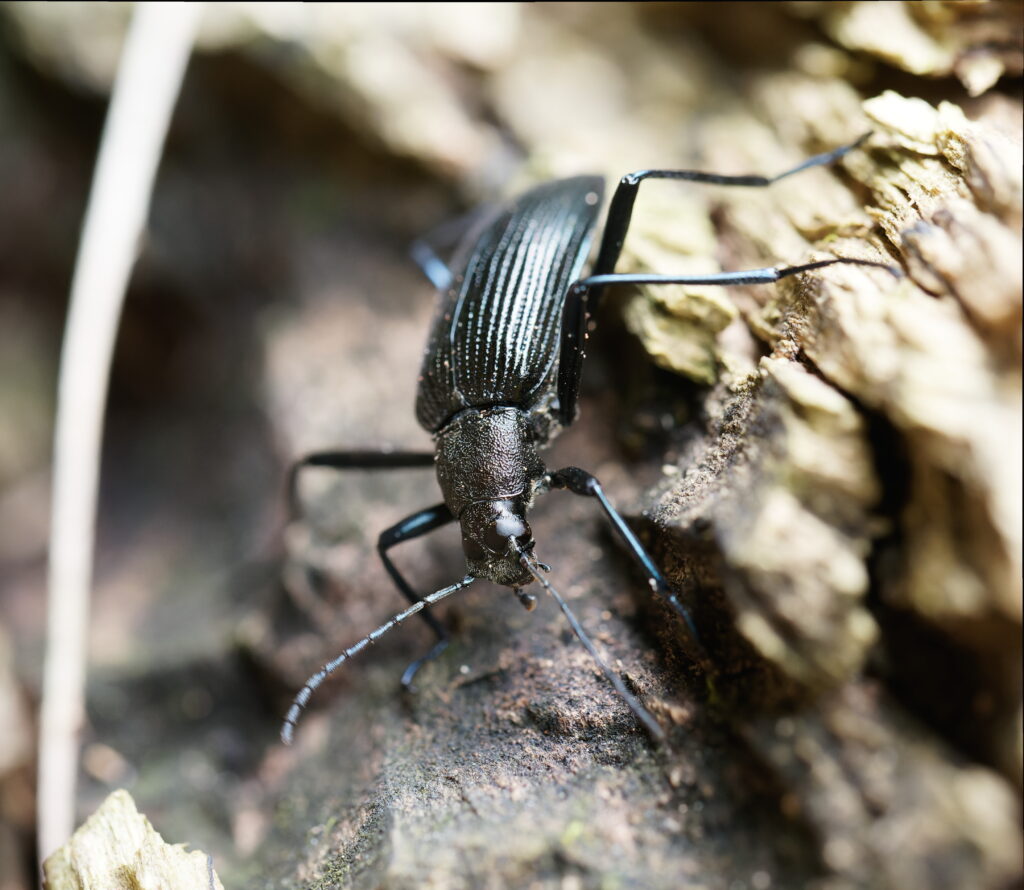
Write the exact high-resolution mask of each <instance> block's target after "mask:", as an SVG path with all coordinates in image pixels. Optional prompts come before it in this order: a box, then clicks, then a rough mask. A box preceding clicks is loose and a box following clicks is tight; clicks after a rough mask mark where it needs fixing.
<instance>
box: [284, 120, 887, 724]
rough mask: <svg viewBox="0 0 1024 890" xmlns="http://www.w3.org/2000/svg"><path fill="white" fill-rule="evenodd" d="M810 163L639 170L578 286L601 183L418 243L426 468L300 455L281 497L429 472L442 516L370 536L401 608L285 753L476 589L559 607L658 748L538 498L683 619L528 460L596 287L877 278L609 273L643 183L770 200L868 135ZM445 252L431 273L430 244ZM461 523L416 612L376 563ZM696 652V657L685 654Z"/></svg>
mask: <svg viewBox="0 0 1024 890" xmlns="http://www.w3.org/2000/svg"><path fill="white" fill-rule="evenodd" d="M869 135H870V133H869V134H865V135H864V136H862V137H861V138H860V139H858V140H857V141H856V142H854V143H852V144H850V145H846V146H843V147H841V148H838V149H835V150H834V151H830V152H827V153H825V154H820V155H815V156H814V157H812V158H809V159H808V160H806V161H804V162H803V163H802V164H800V165H798V166H796V167H794V168H792V169H791V170H787V171H785V172H783V173H780V174H779V175H777V176H773V177H765V176H720V175H717V174H713V173H700V172H695V171H688V170H644V171H641V172H638V173H632V174H629V175H628V176H625V177H623V178H622V179H621V180H620V182H619V184H618V186H617V188H616V190H615V194H614V195H613V197H612V200H611V204H610V206H609V209H608V214H607V219H606V222H605V226H604V235H603V239H602V241H601V246H600V249H599V250H598V254H597V259H596V261H595V262H594V267H593V270H592V273H591V274H590V275H589V276H587V277H580V273H581V271H582V269H583V265H584V263H585V262H586V259H587V256H588V253H589V248H590V241H591V237H592V235H593V232H594V229H595V226H596V224H597V218H598V212H599V207H600V204H601V197H602V193H603V190H604V180H603V179H602V178H601V177H597V176H578V177H574V178H572V179H563V180H558V181H554V182H548V183H544V184H542V185H539V186H537V187H535V188H533V189H532V190H530V191H529V192H527V193H526V194H524V195H522V196H521V197H519V198H518V199H516V200H514V201H512V202H510V203H508V204H505V205H502V206H499V207H497V208H495V209H493V210H491V211H489V212H487V213H483V214H478V215H477V216H475V217H473V216H471V217H467V218H465V219H464V220H462V221H461V222H460V221H456V223H455V224H451V225H450V226H449V227H447V228H448V230H447V231H442V230H439V232H438V233H437V236H436V237H435V238H434V239H428V240H423V241H420V242H417V243H416V244H415V245H414V247H413V258H414V259H415V260H416V262H417V263H418V264H419V266H420V267H421V268H422V270H423V272H424V273H425V274H426V276H427V277H428V278H429V279H430V280H431V282H432V283H433V284H434V286H435V287H436V288H437V290H438V292H439V293H440V301H439V305H438V309H437V313H436V315H435V318H434V322H433V325H432V327H431V331H430V337H429V339H428V341H427V348H426V352H425V354H424V357H423V367H422V372H421V374H420V378H419V389H418V393H417V398H416V416H417V419H418V420H419V422H420V424H421V425H422V426H423V427H424V428H425V429H426V430H428V431H429V432H431V433H432V434H433V435H434V438H435V442H436V451H435V453H433V454H431V453H411V452H352V451H328V452H319V453H316V454H311V455H308V456H307V457H305V458H303V459H302V460H301V461H299V462H298V463H297V464H296V465H295V466H294V467H293V468H292V472H291V475H290V478H289V493H290V499H291V503H292V507H293V511H294V509H295V507H296V500H297V498H296V491H297V484H296V483H297V477H298V472H299V470H301V468H303V467H310V466H319V467H333V468H335V469H355V468H358V469H385V468H398V467H426V466H431V465H433V466H435V468H436V471H437V478H438V482H439V483H440V486H441V492H442V494H443V496H444V501H443V502H442V503H440V504H438V505H436V506H434V507H430V508H428V509H426V510H421V511H419V512H418V513H414V514H413V515H412V516H409V517H408V518H407V519H404V520H402V521H401V522H399V523H398V524H397V525H395V526H392V527H391V528H389V529H387V530H386V531H384V532H383V533H382V534H381V535H380V539H379V542H378V546H377V549H378V551H379V553H380V557H381V559H382V561H383V563H384V567H385V568H386V569H387V571H388V574H389V575H390V576H391V577H392V579H393V580H394V582H395V584H396V585H397V586H398V588H399V590H401V591H402V593H403V594H404V595H405V597H406V598H407V599H408V600H409V601H410V602H411V603H412V605H411V607H410V608H408V609H406V610H405V611H404V612H401V613H400V614H398V615H396V616H395V617H394V618H392V619H391V620H390V621H388V622H387V623H386V624H384V625H383V626H382V627H380V628H378V629H377V630H375V631H374V632H373V633H372V634H370V635H369V636H367V637H364V638H363V639H362V640H360V641H359V642H358V643H356V644H355V645H354V646H352V647H351V648H349V649H347V650H346V651H345V652H343V653H342V654H341V655H339V656H338V657H337V658H336V659H334V660H333V661H331V662H329V663H328V664H326V665H325V666H324V667H323V668H322V669H321V670H320V671H318V672H317V673H316V674H314V675H313V676H312V677H311V678H310V679H309V681H308V682H307V683H306V685H305V686H304V687H303V688H302V690H301V691H300V692H299V694H298V695H297V696H296V698H295V701H294V703H293V704H292V706H291V708H290V709H289V711H288V715H287V717H286V718H285V722H284V726H283V727H282V730H281V738H282V739H283V741H284V742H285V743H290V742H291V740H292V735H293V733H294V729H295V723H296V721H297V720H298V718H299V715H300V713H301V711H302V709H303V707H305V705H306V703H307V702H308V700H309V697H310V696H311V695H312V693H313V691H314V690H315V689H316V688H317V687H318V686H319V685H320V684H321V683H322V682H323V681H324V680H325V679H326V677H327V676H328V675H329V674H330V673H331V672H333V671H334V670H335V669H336V668H337V667H338V666H339V665H340V664H341V663H342V662H343V661H345V660H346V659H348V658H350V657H351V656H352V655H355V654H356V653H357V652H359V651H361V650H362V649H364V648H366V646H368V645H369V644H371V643H373V642H375V641H376V640H377V639H378V638H379V637H380V636H381V635H383V634H384V633H385V632H386V631H388V630H390V629H391V628H392V627H394V626H395V625H397V624H399V623H400V622H402V621H404V620H405V619H406V618H408V617H409V616H411V615H414V614H416V613H417V612H420V613H422V615H423V618H424V619H425V620H426V621H427V623H428V624H429V625H430V627H431V628H432V629H433V631H434V632H435V633H436V634H437V637H438V642H437V644H436V645H435V646H434V647H433V649H431V651H430V652H428V653H427V654H426V655H425V656H424V657H422V658H420V659H418V660H417V661H415V662H413V663H412V664H411V665H409V667H408V668H407V669H406V671H405V673H404V674H403V676H402V684H403V686H405V687H406V688H409V687H410V686H411V683H412V679H413V676H414V674H415V673H416V671H417V669H418V668H419V667H420V666H421V665H422V664H423V663H424V662H425V661H427V660H428V659H431V658H434V657H436V656H437V655H438V654H440V652H441V651H442V650H443V649H444V647H445V646H446V645H447V635H446V633H445V630H444V628H443V626H442V625H441V624H440V623H439V622H438V621H437V619H436V618H435V617H434V616H433V615H431V614H430V613H429V612H427V611H423V610H424V609H425V608H426V607H427V606H430V605H433V604H434V603H436V602H439V601H440V600H442V599H444V598H445V597H447V596H450V595H451V594H453V593H455V592H456V591H458V590H461V589H463V588H465V587H467V586H468V585H469V584H471V583H472V582H473V581H474V580H475V579H477V578H486V579H488V580H491V581H494V582H496V583H498V584H503V585H506V586H508V587H511V588H513V589H514V590H515V592H516V594H517V595H518V596H519V598H520V600H521V601H522V602H523V604H524V605H525V606H526V607H527V608H533V606H534V605H535V602H536V601H535V598H534V597H533V596H532V595H529V594H526V593H524V592H523V590H522V588H523V587H525V586H526V585H528V584H530V583H531V581H534V580H536V581H538V582H539V583H540V584H541V585H542V586H543V587H544V588H545V589H546V590H548V591H549V592H550V593H551V595H552V596H553V597H554V598H555V600H556V601H557V602H558V605H559V607H560V608H561V610H562V611H563V612H564V613H565V615H566V617H567V618H568V620H569V622H570V624H571V626H572V628H573V630H574V632H575V633H576V635H577V636H578V637H579V639H580V641H581V642H582V643H583V645H584V646H586V648H587V650H588V651H589V652H590V653H591V655H592V656H593V657H594V658H595V660H596V661H597V663H598V664H599V665H600V667H601V669H602V670H603V671H604V673H605V674H606V675H607V676H608V678H609V680H610V681H611V682H612V684H613V685H614V686H615V688H616V689H617V690H618V692H619V693H620V694H621V695H622V697H623V698H624V699H625V700H626V702H627V703H628V704H629V706H630V708H631V709H632V710H633V712H634V714H636V716H637V718H638V719H639V720H640V721H641V722H642V723H643V724H644V726H645V727H646V728H647V730H648V731H649V732H650V733H651V735H652V736H654V737H655V738H657V739H661V738H663V736H664V732H663V730H662V729H661V727H660V726H659V725H658V723H657V721H655V720H654V718H653V717H652V716H651V715H650V713H648V711H647V710H646V709H645V708H644V707H643V705H641V704H640V702H639V701H637V699H636V698H635V697H634V696H633V695H632V694H631V693H630V692H629V690H627V689H626V687H625V685H624V683H623V681H622V679H621V678H620V677H619V676H618V674H616V673H615V672H614V671H612V670H611V668H610V667H608V665H607V664H605V663H604V661H603V660H602V659H601V658H600V656H599V655H598V653H597V651H596V650H595V648H594V646H593V644H592V643H591V641H590V640H589V638H588V637H587V635H586V634H585V633H584V631H583V628H582V627H581V626H580V624H579V622H578V621H577V620H576V617H575V616H574V615H573V614H572V612H571V611H570V610H569V607H568V606H567V605H566V603H565V601H564V600H563V599H562V598H561V596H559V594H558V592H557V591H556V590H555V589H554V588H553V587H552V586H551V585H550V584H549V583H548V582H547V580H546V579H545V578H544V577H543V574H542V571H546V570H548V567H547V566H545V565H543V564H542V563H540V562H538V561H537V559H536V557H535V556H534V546H535V545H534V540H533V537H532V535H531V533H530V526H529V524H528V523H527V521H526V514H527V511H528V510H529V509H530V507H531V506H532V504H533V501H534V499H535V498H536V496H537V495H538V494H540V493H542V492H545V491H549V490H551V489H568V490H569V491H571V492H573V493H574V494H578V495H584V496H588V497H593V498H595V499H596V500H597V502H598V504H599V505H600V507H601V509H602V510H603V511H604V513H605V515H606V516H607V517H608V519H609V520H610V521H611V523H612V525H613V526H614V528H615V530H616V532H617V533H618V535H619V536H620V537H621V538H622V540H623V542H624V543H625V544H626V546H627V547H628V549H629V551H630V553H631V554H632V555H633V558H634V559H635V560H636V562H637V563H638V564H639V566H640V568H641V569H642V570H643V571H644V573H645V574H646V575H647V579H648V583H649V585H650V587H651V590H652V591H653V592H654V593H655V594H656V595H658V596H659V597H661V598H662V599H663V600H664V601H665V602H666V603H667V604H668V605H669V606H670V607H671V608H672V609H674V610H675V611H676V613H677V614H678V615H680V616H681V617H682V619H683V620H684V621H685V622H686V625H687V627H688V629H689V632H690V634H691V636H692V637H693V639H694V642H695V643H697V635H696V630H695V628H694V626H693V622H692V620H691V619H690V615H689V612H688V611H687V609H686V607H685V606H684V605H683V604H682V603H681V602H680V601H679V599H678V598H677V597H676V595H675V594H674V593H673V592H672V591H671V589H670V588H669V586H668V584H667V583H666V581H665V579H664V577H663V576H662V574H661V572H660V571H659V570H658V568H657V566H656V565H655V564H654V562H653V560H652V559H651V557H650V556H649V555H648V554H647V552H646V550H644V547H643V545H642V544H641V543H640V541H639V539H638V538H637V537H636V535H635V534H633V532H632V530H631V529H630V528H629V526H628V525H627V524H626V523H625V522H624V521H623V519H622V517H621V516H620V515H619V513H618V512H617V511H616V510H615V508H614V507H613V506H612V505H611V504H610V503H609V501H608V499H607V498H606V497H605V494H604V491H603V490H602V488H601V485H600V483H599V482H598V481H597V479H595V478H594V477H593V476H591V475H590V474H589V473H587V472H585V471H584V470H581V469H578V468H576V467H567V468H565V469H562V470H557V471H554V472H551V471H549V470H547V469H546V468H545V466H544V463H543V461H542V460H541V458H540V456H539V453H538V452H539V451H540V449H541V448H542V447H544V446H545V445H546V444H547V443H548V442H549V441H550V440H551V439H552V438H553V437H554V436H555V435H557V433H558V432H559V431H560V430H561V429H562V428H563V427H565V426H568V425H569V424H570V423H572V421H573V419H574V417H575V413H576V399H577V395H578V392H579V381H580V373H581V370H582V365H583V357H584V353H583V341H584V339H585V332H586V327H587V322H588V319H589V316H590V314H591V313H592V312H594V311H595V309H596V304H597V302H598V301H599V300H600V298H601V295H602V293H603V291H604V289H605V287H606V286H607V285H609V284H721V285H729V284H758V283H765V282H773V281H778V280H779V279H781V278H786V277H788V276H790V275H797V274H799V273H801V272H807V271H810V270H812V269H820V268H822V267H824V266H829V265H832V264H834V263H854V264H858V265H867V266H880V267H882V268H886V269H890V271H891V267H889V266H888V265H886V264H884V263H877V262H873V261H870V260H858V259H850V258H842V257H836V258H833V259H828V260H820V261H817V262H812V263H806V264H804V265H800V266H789V267H782V268H768V269H754V270H750V271H745V272H723V273H719V274H710V275H648V274H616V273H615V271H614V270H615V264H616V262H617V260H618V257H619V254H620V252H621V250H622V244H623V242H624V240H625V238H626V232H627V230H628V228H629V222H630V217H631V215H632V210H633V204H634V201H635V200H636V195H637V190H638V189H639V186H640V183H641V182H642V181H643V180H645V179H683V180H689V181H691V182H704V183H714V184H718V185H742V186H767V185H770V184H771V183H773V182H776V181H778V180H780V179H782V178H783V177H786V176H790V175H792V174H794V173H797V172H799V171H800V170H804V169H807V168H809V167H815V166H820V165H824V164H829V163H831V162H833V161H835V160H837V159H838V158H840V157H842V156H843V155H844V154H846V153H847V152H849V151H851V150H852V149H854V148H856V147H857V146H859V145H860V144H861V143H862V142H863V141H864V140H865V139H866V138H867V137H868V136H869ZM453 232H454V233H455V234H456V238H457V244H456V246H455V249H454V252H453V254H452V256H451V259H450V260H449V261H448V262H444V261H442V260H441V259H440V257H439V256H438V254H437V253H436V250H435V248H437V247H438V246H439V245H440V244H441V243H442V242H445V241H447V242H449V243H450V242H451V241H452V240H453V239H452V238H451V236H452V234H453ZM455 520H458V522H459V523H460V525H461V528H462V542H463V549H464V551H465V555H466V563H467V568H468V571H467V574H466V576H465V577H464V578H463V579H462V580H461V581H459V582H458V583H456V584H453V585H451V586H450V587H446V588H444V589H442V590H439V591H437V592H436V593H432V594H431V595H430V596H427V597H420V596H419V595H418V594H417V593H416V592H415V591H414V590H413V589H412V587H411V586H410V585H409V584H408V582H407V581H406V580H405V579H404V578H403V577H402V576H401V574H400V573H399V572H398V570H397V569H396V568H395V566H394V564H393V563H392V562H391V560H390V559H389V558H388V555H387V551H388V550H389V549H390V548H391V547H393V546H394V545H395V544H398V543H399V542H401V541H407V540H410V539H411V538H416V537H419V536H421V535H424V534H426V533H427V532H430V531H433V530H434V529H436V528H438V527H440V526H442V525H445V524H446V523H449V522H452V521H455ZM698 646H699V643H698Z"/></svg>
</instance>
